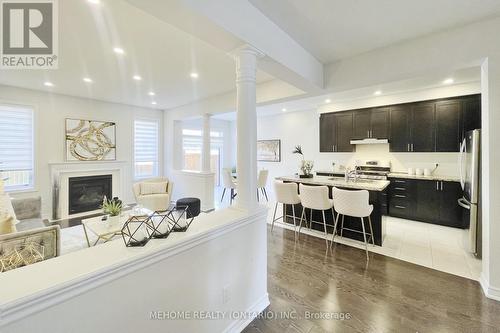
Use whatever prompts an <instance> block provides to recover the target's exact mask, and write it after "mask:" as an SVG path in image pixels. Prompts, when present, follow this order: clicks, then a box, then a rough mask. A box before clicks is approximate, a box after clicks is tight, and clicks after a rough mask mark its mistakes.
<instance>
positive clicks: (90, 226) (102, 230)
mask: <svg viewBox="0 0 500 333" xmlns="http://www.w3.org/2000/svg"><path fill="white" fill-rule="evenodd" d="M102 218H103V217H102V216H97V217H92V218H89V219H84V220H82V225H83V231H84V232H85V238H86V239H87V245H88V247H91V246H96V245H97V243H99V241H101V240H102V241H104V243H106V242H109V241H110V240H112V239H113V238H114V237H115V236H118V235H121V231H122V228H123V225H124V224H125V222H127V219H128V218H129V216H128V215H126V214H125V215H123V216H120V218H119V219H117V220H113V219H111V220H110V219H108V220H106V221H103V220H102ZM89 232H91V233H93V234H94V235H96V236H97V240H96V241H95V242H94V243H93V244H92V245H91V244H90V240H89V235H88V233H89Z"/></svg>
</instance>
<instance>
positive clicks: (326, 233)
mask: <svg viewBox="0 0 500 333" xmlns="http://www.w3.org/2000/svg"><path fill="white" fill-rule="evenodd" d="M321 213H322V214H323V227H324V228H325V242H326V247H327V248H328V232H327V231H326V218H325V211H324V210H322V211H321Z"/></svg>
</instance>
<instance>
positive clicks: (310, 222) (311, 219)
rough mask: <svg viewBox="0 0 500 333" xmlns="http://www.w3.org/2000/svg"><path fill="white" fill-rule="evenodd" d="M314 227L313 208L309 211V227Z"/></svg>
mask: <svg viewBox="0 0 500 333" xmlns="http://www.w3.org/2000/svg"><path fill="white" fill-rule="evenodd" d="M312 227H313V210H312V209H311V210H310V213H309V229H312Z"/></svg>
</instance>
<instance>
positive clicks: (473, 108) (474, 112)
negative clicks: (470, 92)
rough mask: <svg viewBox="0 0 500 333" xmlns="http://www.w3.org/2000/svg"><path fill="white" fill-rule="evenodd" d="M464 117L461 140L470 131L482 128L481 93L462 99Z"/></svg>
mask: <svg viewBox="0 0 500 333" xmlns="http://www.w3.org/2000/svg"><path fill="white" fill-rule="evenodd" d="M462 117H463V122H462V133H461V135H460V141H462V140H463V138H464V137H465V133H467V132H468V131H472V130H474V129H478V128H481V95H474V96H467V97H465V98H463V99H462Z"/></svg>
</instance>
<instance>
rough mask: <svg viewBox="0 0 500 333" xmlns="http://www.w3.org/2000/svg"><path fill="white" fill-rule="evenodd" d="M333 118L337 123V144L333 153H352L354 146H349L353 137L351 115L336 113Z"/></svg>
mask: <svg viewBox="0 0 500 333" xmlns="http://www.w3.org/2000/svg"><path fill="white" fill-rule="evenodd" d="M335 118H336V122H337V127H336V134H337V143H336V145H335V152H339V153H340V152H344V153H348V152H353V151H354V145H351V140H352V135H353V113H352V112H342V113H338V114H337V115H336V117H335Z"/></svg>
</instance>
